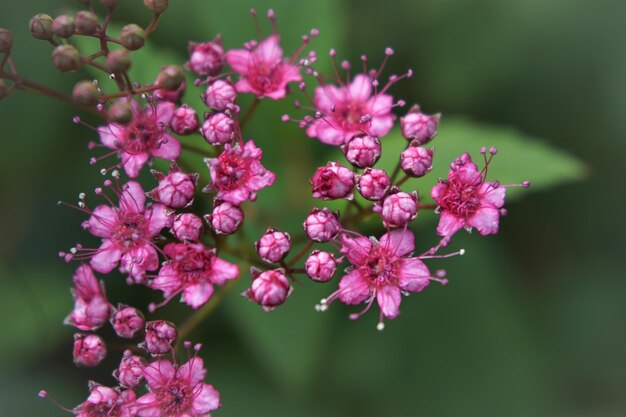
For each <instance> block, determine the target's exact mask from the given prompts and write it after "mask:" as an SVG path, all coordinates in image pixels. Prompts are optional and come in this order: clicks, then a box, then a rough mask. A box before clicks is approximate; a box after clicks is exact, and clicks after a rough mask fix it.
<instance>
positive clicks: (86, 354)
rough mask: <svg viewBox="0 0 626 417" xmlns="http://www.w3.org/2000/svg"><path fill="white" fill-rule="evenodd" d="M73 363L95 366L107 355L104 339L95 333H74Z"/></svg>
mask: <svg viewBox="0 0 626 417" xmlns="http://www.w3.org/2000/svg"><path fill="white" fill-rule="evenodd" d="M73 353H74V363H75V364H76V365H77V366H87V367H90V368H92V367H94V366H97V365H98V364H99V363H100V362H102V360H103V359H104V358H105V357H106V355H107V348H106V345H105V344H104V341H103V340H102V339H101V338H100V336H98V335H96V334H80V333H76V334H75V335H74V351H73Z"/></svg>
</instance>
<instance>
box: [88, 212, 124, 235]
mask: <svg viewBox="0 0 626 417" xmlns="http://www.w3.org/2000/svg"><path fill="white" fill-rule="evenodd" d="M117 223H118V220H117V213H116V212H115V211H114V210H113V209H112V208H111V207H109V206H105V205H101V206H98V207H96V208H95V209H94V211H93V213H92V214H91V217H89V220H87V225H88V227H89V233H91V234H92V235H94V236H97V237H111V234H112V233H113V232H114V231H115V226H116V225H117Z"/></svg>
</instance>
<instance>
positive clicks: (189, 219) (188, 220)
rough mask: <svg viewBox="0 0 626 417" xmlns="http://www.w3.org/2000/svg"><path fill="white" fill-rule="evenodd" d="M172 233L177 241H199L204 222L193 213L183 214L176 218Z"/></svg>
mask: <svg viewBox="0 0 626 417" xmlns="http://www.w3.org/2000/svg"><path fill="white" fill-rule="evenodd" d="M171 232H172V234H173V235H174V236H176V239H178V240H181V241H185V240H190V241H193V242H195V241H198V240H200V234H201V233H202V220H201V219H200V217H198V216H196V215H195V214H192V213H182V214H179V215H178V216H176V218H175V219H174V224H173V225H172V229H171Z"/></svg>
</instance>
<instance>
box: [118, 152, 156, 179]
mask: <svg viewBox="0 0 626 417" xmlns="http://www.w3.org/2000/svg"><path fill="white" fill-rule="evenodd" d="M120 156H121V157H122V166H123V167H124V171H126V174H128V176H129V177H130V178H137V177H138V176H139V172H140V171H141V168H143V166H144V165H145V164H146V162H148V159H150V155H149V154H148V153H147V152H141V153H136V154H130V153H127V152H124V151H120Z"/></svg>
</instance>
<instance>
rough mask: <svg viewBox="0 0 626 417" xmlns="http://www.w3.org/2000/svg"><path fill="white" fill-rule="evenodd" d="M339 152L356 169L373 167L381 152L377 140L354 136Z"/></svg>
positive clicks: (371, 137)
mask: <svg viewBox="0 0 626 417" xmlns="http://www.w3.org/2000/svg"><path fill="white" fill-rule="evenodd" d="M341 150H342V151H343V154H344V155H345V157H346V159H347V160H348V162H350V163H351V164H352V165H354V166H355V167H357V168H366V167H371V166H374V164H375V163H376V162H378V159H379V158H380V154H381V152H382V150H381V146H380V141H379V140H378V138H376V137H373V136H369V135H357V136H354V137H353V138H352V139H350V141H349V142H348V143H346V144H345V145H343V146H342V147H341Z"/></svg>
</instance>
